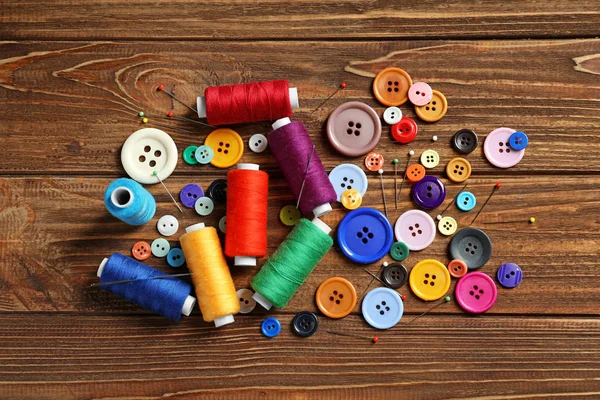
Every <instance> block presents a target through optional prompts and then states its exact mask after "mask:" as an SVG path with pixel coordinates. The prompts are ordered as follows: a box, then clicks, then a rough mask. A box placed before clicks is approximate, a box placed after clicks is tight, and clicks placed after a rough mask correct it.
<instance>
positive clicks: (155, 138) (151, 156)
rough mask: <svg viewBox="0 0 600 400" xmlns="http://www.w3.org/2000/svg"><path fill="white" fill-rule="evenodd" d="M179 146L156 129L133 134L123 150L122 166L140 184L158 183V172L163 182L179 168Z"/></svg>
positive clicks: (124, 144) (126, 141)
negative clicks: (155, 174)
mask: <svg viewBox="0 0 600 400" xmlns="http://www.w3.org/2000/svg"><path fill="white" fill-rule="evenodd" d="M178 157H179V155H178V153H177V146H176V145H175V142H174V141H173V139H171V136H169V135H167V134H166V133H165V132H163V131H161V130H160V129H156V128H144V129H140V130H138V131H135V132H133V133H132V134H131V135H130V136H129V137H128V138H127V140H125V143H123V148H122V149H121V164H123V168H124V169H125V172H127V175H129V176H130V177H131V179H133V180H135V181H138V182H139V183H145V184H150V183H158V179H157V177H156V176H154V175H153V173H154V171H156V173H157V175H158V177H159V178H160V179H162V180H163V181H164V180H165V179H167V178H168V177H169V176H170V175H171V173H172V172H173V171H174V170H175V166H177V158H178Z"/></svg>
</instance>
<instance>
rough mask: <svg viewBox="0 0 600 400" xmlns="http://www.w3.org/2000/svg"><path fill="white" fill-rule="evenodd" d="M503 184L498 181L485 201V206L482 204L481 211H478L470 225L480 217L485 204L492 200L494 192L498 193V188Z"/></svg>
mask: <svg viewBox="0 0 600 400" xmlns="http://www.w3.org/2000/svg"><path fill="white" fill-rule="evenodd" d="M501 186H502V185H501V184H500V182H497V183H496V184H495V185H494V189H492V193H490V197H488V198H487V200H486V201H485V203H483V206H481V208H480V209H479V212H478V213H477V215H476V216H475V218H473V221H471V223H470V224H469V226H471V225H473V222H475V220H476V219H477V217H479V214H481V211H483V208H484V207H485V205H486V204H487V203H488V201H490V199H491V198H492V196H493V195H494V193H496V190H498V189H500V187H501Z"/></svg>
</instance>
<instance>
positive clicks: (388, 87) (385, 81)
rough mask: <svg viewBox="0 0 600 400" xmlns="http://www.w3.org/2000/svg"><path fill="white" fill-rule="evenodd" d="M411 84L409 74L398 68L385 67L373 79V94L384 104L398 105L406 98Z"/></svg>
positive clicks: (404, 101)
mask: <svg viewBox="0 0 600 400" xmlns="http://www.w3.org/2000/svg"><path fill="white" fill-rule="evenodd" d="M411 86H412V79H410V75H408V73H407V72H406V71H404V70H402V69H400V68H393V67H392V68H386V69H384V70H383V71H381V72H380V73H378V74H377V76H376V77H375V80H374V81H373V94H374V95H375V97H376V98H377V100H379V102H380V103H381V104H383V105H386V106H399V105H400V104H404V103H406V101H407V100H408V89H410V87H411Z"/></svg>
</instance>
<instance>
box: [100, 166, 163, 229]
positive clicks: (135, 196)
mask: <svg viewBox="0 0 600 400" xmlns="http://www.w3.org/2000/svg"><path fill="white" fill-rule="evenodd" d="M104 205H105V206H106V209H107V210H108V212H110V213H111V214H112V215H113V216H114V217H117V218H118V219H120V220H121V221H123V222H125V223H127V224H129V225H143V224H145V223H146V222H148V221H150V220H151V219H152V217H154V213H155V212H156V201H155V200H154V197H152V195H151V194H150V192H148V191H147V190H146V189H144V188H143V187H142V185H140V184H139V183H137V182H136V181H134V180H133V179H129V178H120V179H117V180H115V181H113V182H112V183H111V184H110V185H108V187H107V188H106V191H105V192H104Z"/></svg>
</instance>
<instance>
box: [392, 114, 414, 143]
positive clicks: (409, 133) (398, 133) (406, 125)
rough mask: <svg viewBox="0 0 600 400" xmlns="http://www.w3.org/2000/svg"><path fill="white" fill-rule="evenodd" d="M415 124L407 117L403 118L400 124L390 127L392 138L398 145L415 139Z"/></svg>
mask: <svg viewBox="0 0 600 400" xmlns="http://www.w3.org/2000/svg"><path fill="white" fill-rule="evenodd" d="M417 130H418V129H417V123H416V122H415V121H414V120H413V119H412V118H409V117H403V118H402V119H401V120H400V122H398V123H397V124H394V125H392V136H393V137H394V139H395V140H396V141H397V142H399V143H404V144H406V143H410V142H412V141H413V140H415V138H416V137H417Z"/></svg>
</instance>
